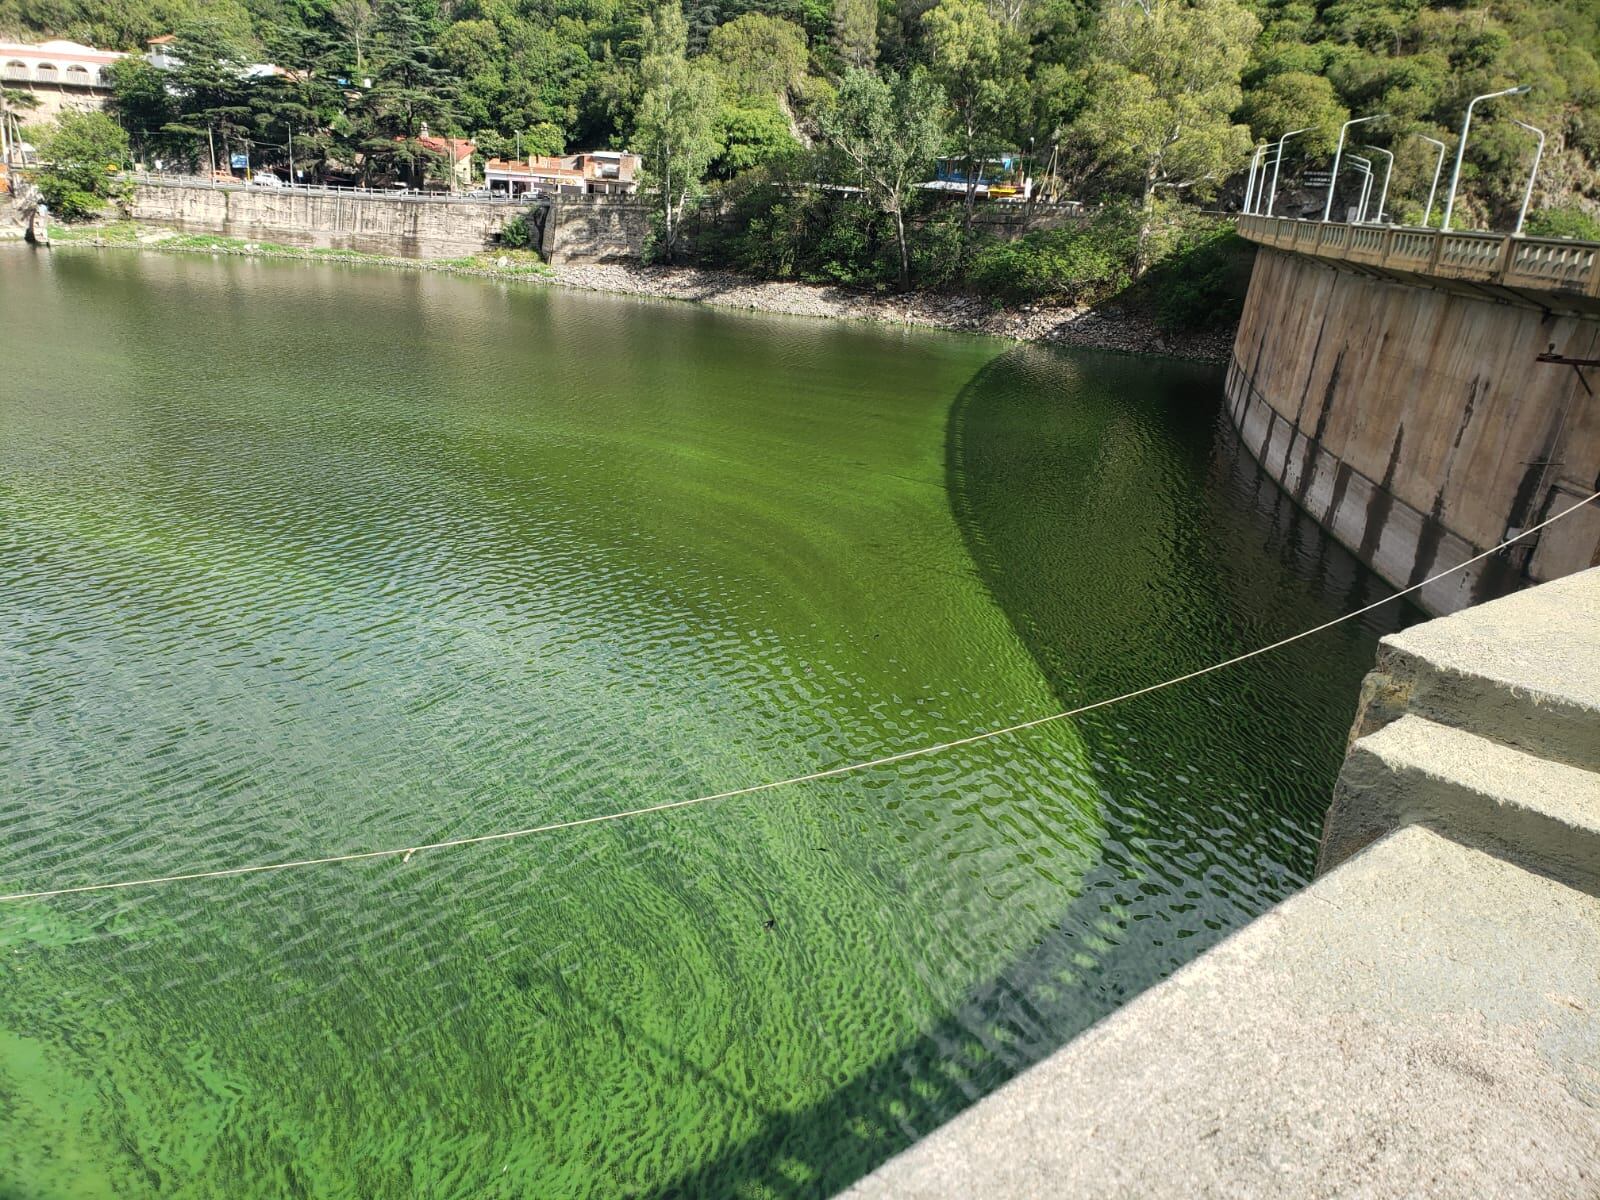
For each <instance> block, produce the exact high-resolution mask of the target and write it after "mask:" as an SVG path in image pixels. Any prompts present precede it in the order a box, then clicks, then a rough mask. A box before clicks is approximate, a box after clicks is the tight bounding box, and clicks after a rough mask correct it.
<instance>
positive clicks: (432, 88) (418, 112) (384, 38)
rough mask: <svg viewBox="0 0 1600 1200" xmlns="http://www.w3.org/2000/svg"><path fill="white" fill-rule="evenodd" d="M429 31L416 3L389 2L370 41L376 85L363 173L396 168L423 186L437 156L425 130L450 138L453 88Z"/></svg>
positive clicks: (366, 100) (367, 107)
mask: <svg viewBox="0 0 1600 1200" xmlns="http://www.w3.org/2000/svg"><path fill="white" fill-rule="evenodd" d="M430 34H431V29H430V27H429V23H428V21H427V19H426V17H425V16H424V15H423V11H422V5H421V4H419V3H416V2H415V0H385V3H384V4H383V5H382V7H380V8H379V9H378V15H377V19H376V22H375V24H374V33H373V36H372V49H371V64H372V86H371V87H370V88H369V89H367V91H366V93H365V95H364V96H363V97H362V111H363V116H364V125H365V129H364V134H365V136H364V138H363V139H362V143H361V147H362V150H363V151H364V155H365V157H364V167H365V172H364V173H365V174H368V175H371V174H372V172H373V170H374V168H378V169H382V168H386V167H388V166H391V165H392V166H395V167H398V168H399V169H400V170H402V171H403V172H405V174H407V175H408V176H409V177H410V178H411V180H412V182H413V183H420V182H421V180H422V178H423V177H424V176H425V175H426V174H427V172H428V170H429V169H430V166H431V165H432V160H433V159H434V158H435V157H437V156H436V155H434V154H433V153H432V152H431V151H429V150H427V149H425V148H423V147H422V146H420V145H419V144H418V143H417V141H416V137H417V135H418V134H419V133H421V131H422V126H423V125H425V124H431V125H432V127H433V128H432V130H431V132H437V133H446V132H449V130H450V128H451V127H452V125H453V124H454V116H455V106H454V99H455V85H454V83H453V81H452V80H451V78H450V76H449V73H448V72H447V71H445V69H444V68H443V67H442V66H441V65H440V63H439V52H438V50H437V48H436V47H435V46H434V45H433V44H432V42H431V41H430V40H429V38H430Z"/></svg>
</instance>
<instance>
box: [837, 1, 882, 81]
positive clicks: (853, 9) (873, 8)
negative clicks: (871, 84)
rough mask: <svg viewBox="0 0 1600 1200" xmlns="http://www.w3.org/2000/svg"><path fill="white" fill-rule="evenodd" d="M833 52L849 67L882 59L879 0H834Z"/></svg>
mask: <svg viewBox="0 0 1600 1200" xmlns="http://www.w3.org/2000/svg"><path fill="white" fill-rule="evenodd" d="M833 52H834V53H835V54H837V55H838V56H839V62H840V63H842V64H843V65H844V66H845V67H847V68H848V67H858V68H860V69H862V70H867V69H869V68H871V67H872V65H873V64H874V63H876V62H877V61H878V5H877V0H833Z"/></svg>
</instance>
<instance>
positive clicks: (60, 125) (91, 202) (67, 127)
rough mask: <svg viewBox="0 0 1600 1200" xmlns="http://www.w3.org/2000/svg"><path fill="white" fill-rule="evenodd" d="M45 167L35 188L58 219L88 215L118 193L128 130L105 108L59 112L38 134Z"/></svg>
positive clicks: (72, 218) (70, 218)
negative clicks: (125, 130) (118, 172)
mask: <svg viewBox="0 0 1600 1200" xmlns="http://www.w3.org/2000/svg"><path fill="white" fill-rule="evenodd" d="M39 153H40V155H41V157H42V158H43V159H44V161H45V164H46V165H45V167H44V169H43V170H41V171H40V172H39V178H38V182H39V192H40V194H41V195H42V196H43V197H44V199H45V203H46V204H48V205H49V206H50V208H51V209H52V210H53V211H54V212H55V213H56V214H57V215H58V216H60V217H61V218H62V219H64V220H68V221H74V220H77V219H79V218H81V217H87V216H92V215H93V214H94V213H95V212H97V211H98V210H99V209H100V207H101V205H102V204H103V203H104V202H105V201H106V200H107V199H109V198H110V197H112V196H115V195H116V194H117V193H118V176H117V171H118V170H119V169H120V168H121V167H122V166H123V165H124V164H125V163H126V162H127V160H128V135H127V134H126V133H124V132H123V131H122V126H120V125H118V124H117V123H116V122H115V121H113V120H112V119H111V118H110V117H108V116H106V114H105V113H103V112H77V111H75V110H72V109H68V110H67V111H65V112H63V113H61V114H60V115H59V116H58V117H57V118H56V123H55V124H54V125H53V126H49V127H47V129H46V132H45V133H44V134H43V135H42V136H41V138H40V144H39Z"/></svg>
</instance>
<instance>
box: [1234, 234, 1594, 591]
mask: <svg viewBox="0 0 1600 1200" xmlns="http://www.w3.org/2000/svg"><path fill="white" fill-rule="evenodd" d="M1346 228H1348V227H1346ZM1245 232H1246V234H1247V236H1248V235H1249V231H1248V230H1246V231H1245ZM1374 232H1377V231H1374ZM1423 236H1425V237H1427V236H1432V235H1423ZM1257 240H1260V239H1257ZM1435 253H1437V252H1436V251H1435ZM1579 266H1580V267H1581V266H1583V264H1582V263H1580V264H1579ZM1584 269H1588V268H1587V267H1585V268H1584ZM1590 278H1591V279H1593V278H1594V277H1593V276H1591V277H1590ZM1580 283H1581V284H1582V286H1583V287H1585V288H1587V287H1589V286H1592V284H1591V283H1589V282H1584V281H1582V280H1580ZM1568 290H1569V291H1570V290H1571V289H1568ZM1540 299H1541V297H1539V296H1538V294H1537V293H1532V294H1531V295H1530V294H1525V293H1524V291H1523V290H1522V289H1515V288H1510V287H1505V286H1493V285H1491V284H1489V283H1487V282H1484V283H1472V282H1470V281H1460V280H1449V281H1432V280H1429V279H1427V278H1426V277H1424V276H1423V275H1421V274H1411V275H1401V274H1398V273H1397V274H1390V273H1386V272H1384V271H1382V270H1374V269H1371V268H1370V267H1363V266H1362V265H1361V264H1352V263H1349V262H1345V261H1329V260H1328V259H1326V258H1321V257H1317V256H1314V255H1311V254H1301V253H1293V252H1286V251H1285V250H1282V249H1277V248H1273V247H1271V246H1269V245H1263V246H1262V248H1261V249H1260V250H1259V252H1258V255H1257V258H1256V265H1255V270H1254V275H1253V277H1252V279H1251V283H1250V292H1249V296H1248V298H1247V300H1246V303H1245V309H1244V316H1243V320H1242V322H1241V324H1240V327H1239V333H1238V336H1237V339H1236V341H1235V345H1234V359H1233V362H1232V364H1231V365H1230V368H1229V371H1228V380H1227V397H1228V407H1229V412H1230V415H1231V416H1232V418H1233V421H1234V423H1235V425H1237V427H1238V428H1239V431H1240V434H1241V436H1242V438H1243V440H1244V442H1245V444H1246V445H1247V446H1248V447H1249V448H1250V450H1251V452H1252V453H1253V454H1254V455H1255V456H1256V457H1257V458H1258V459H1259V460H1260V461H1261V463H1262V465H1263V466H1264V467H1265V468H1266V469H1267V470H1268V471H1269V472H1270V473H1272V474H1273V475H1274V476H1276V478H1277V479H1278V481H1279V483H1280V484H1281V486H1282V487H1283V488H1284V489H1285V490H1286V491H1288V492H1289V493H1290V494H1291V495H1292V496H1293V497H1294V498H1295V500H1296V501H1297V502H1298V503H1299V504H1300V505H1301V506H1302V507H1304V508H1305V509H1306V510H1307V511H1308V512H1309V513H1311V515H1313V516H1314V517H1316V518H1317V520H1318V521H1319V522H1320V523H1321V524H1322V525H1323V526H1324V527H1325V528H1327V529H1328V530H1329V531H1330V532H1331V533H1332V534H1333V535H1334V536H1335V537H1336V538H1337V539H1338V540H1339V541H1340V542H1342V543H1344V544H1345V545H1346V546H1348V547H1349V548H1350V549H1352V550H1353V551H1354V552H1355V553H1356V554H1357V555H1359V556H1360V558H1361V559H1362V561H1364V562H1365V563H1367V564H1368V565H1369V566H1371V567H1373V568H1374V569H1375V570H1377V571H1378V573H1379V574H1381V575H1382V576H1383V577H1384V578H1386V579H1387V580H1389V581H1390V582H1391V583H1394V584H1396V585H1398V586H1406V585H1410V584H1413V583H1418V582H1420V581H1421V580H1423V579H1425V578H1427V577H1428V576H1429V575H1431V574H1433V573H1434V572H1436V571H1441V570H1444V569H1445V568H1447V567H1449V566H1451V565H1452V564H1453V563H1457V562H1461V561H1463V560H1465V559H1467V558H1470V557H1472V556H1473V555H1474V554H1476V553H1478V552H1479V551H1481V550H1486V549H1488V548H1490V547H1492V546H1494V545H1496V544H1498V543H1499V542H1501V541H1503V540H1504V539H1505V538H1507V537H1508V536H1511V535H1512V534H1514V533H1516V532H1518V531H1519V530H1521V529H1525V528H1527V527H1528V526H1530V525H1533V524H1535V523H1537V522H1538V521H1540V520H1542V519H1543V518H1545V517H1547V516H1550V515H1552V514H1554V513H1556V512H1559V511H1561V510H1563V509H1565V508H1567V507H1569V506H1571V505H1572V504H1573V503H1574V502H1575V501H1577V500H1580V499H1582V498H1583V497H1586V496H1588V495H1590V494H1591V493H1592V492H1594V491H1596V490H1600V401H1596V400H1595V399H1594V398H1593V397H1591V396H1590V395H1589V394H1588V392H1587V390H1586V386H1585V382H1584V380H1583V379H1582V378H1581V377H1580V375H1579V373H1578V372H1577V371H1576V370H1574V368H1573V367H1572V366H1570V365H1564V364H1558V363H1550V362H1540V361H1538V356H1539V355H1540V354H1541V353H1544V352H1546V351H1547V350H1550V349H1554V350H1555V351H1556V352H1558V353H1560V354H1562V355H1564V356H1567V357H1572V358H1588V359H1596V358H1600V316H1597V314H1596V312H1593V311H1587V308H1586V306H1587V303H1588V302H1587V301H1586V300H1585V299H1584V298H1582V297H1581V296H1579V297H1578V298H1577V299H1573V298H1572V297H1571V296H1565V295H1552V296H1549V297H1546V298H1545V299H1547V301H1548V303H1547V304H1546V305H1545V306H1543V307H1541V306H1540V304H1539V303H1538V301H1539V300H1540ZM1597 308H1600V306H1597ZM1592 374H1597V375H1600V372H1593V373H1592ZM1591 386H1593V385H1592V384H1591ZM1597 562H1600V506H1594V505H1591V506H1589V507H1588V508H1586V509H1585V510H1584V511H1582V512H1578V513H1575V514H1574V515H1573V516H1572V517H1570V518H1568V519H1566V520H1565V521H1563V522H1561V523H1560V524H1559V525H1556V526H1553V527H1551V528H1550V529H1549V530H1546V531H1543V532H1541V533H1539V534H1537V535H1534V536H1533V537H1530V538H1529V539H1528V540H1527V542H1525V543H1524V544H1521V545H1519V546H1517V547H1515V548H1513V549H1512V550H1510V551H1507V552H1506V553H1505V554H1503V555H1500V556H1496V557H1495V558H1491V559H1488V560H1485V561H1484V562H1482V563H1479V564H1477V565H1476V566H1475V567H1474V568H1472V569H1469V570H1468V571H1464V572H1461V573H1459V574H1457V575H1454V576H1451V577H1450V578H1449V579H1446V580H1442V581H1440V582H1439V583H1438V584H1435V585H1432V586H1430V587H1429V588H1426V589H1424V590H1423V592H1422V593H1420V599H1421V601H1422V603H1423V605H1424V607H1426V608H1427V609H1428V610H1430V611H1432V612H1435V613H1443V612H1451V611H1454V610H1456V609H1459V608H1462V607H1464V606H1466V605H1469V604H1473V603H1476V602H1478V601H1480V600H1484V599H1488V598H1491V597H1493V596H1496V595H1500V594H1504V593H1505V592H1508V591H1512V590H1515V589H1516V588H1518V587H1520V586H1523V585H1524V584H1525V583H1528V582H1539V581H1544V580H1549V579H1555V578H1558V577H1560V576H1563V575H1566V574H1569V573H1571V572H1573V571H1576V570H1581V569H1583V568H1585V567H1589V566H1592V565H1595V564H1596V563H1597Z"/></svg>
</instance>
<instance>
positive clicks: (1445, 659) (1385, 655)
mask: <svg viewBox="0 0 1600 1200" xmlns="http://www.w3.org/2000/svg"><path fill="white" fill-rule="evenodd" d="M1405 713H1415V714H1416V715H1417V716H1420V717H1425V718H1427V719H1428V720H1430V721H1437V722H1439V723H1440V724H1444V725H1452V726H1455V727H1456V728H1458V729H1469V730H1472V731H1473V732H1474V733H1478V734H1481V735H1482V736H1484V737H1487V738H1492V739H1493V740H1495V741H1497V742H1503V743H1505V744H1506V745H1508V746H1513V747H1516V748H1517V749H1520V750H1525V751H1527V752H1528V753H1530V754H1535V755H1538V756H1539V757H1541V758H1548V759H1551V760H1553V761H1555V762H1559V763H1567V764H1569V765H1571V766H1576V767H1583V768H1584V769H1586V770H1589V771H1600V569H1597V570H1590V571H1583V572H1579V573H1578V574H1576V575H1569V576H1568V577H1567V578H1565V579H1561V580H1557V581H1556V582H1554V583H1547V584H1544V585H1543V586H1541V587H1537V588H1530V589H1529V590H1527V591H1525V592H1518V593H1516V594H1515V595H1511V596H1507V597H1504V598H1503V599H1500V600H1495V601H1493V602H1491V603H1489V604H1480V605H1478V606H1477V607H1476V608H1471V609H1468V610H1466V611H1465V612H1460V613H1456V614H1455V615H1453V616H1449V617H1442V618H1440V619H1438V620H1434V621H1428V622H1426V623H1424V624H1421V625H1414V626H1412V627H1411V628H1410V629H1406V630H1403V631H1401V632H1400V633H1393V634H1390V635H1389V636H1388V637H1386V638H1384V639H1383V641H1382V642H1380V643H1379V645H1378V660H1377V664H1376V665H1375V666H1374V667H1373V669H1372V671H1371V673H1370V674H1368V676H1367V679H1366V685H1365V687H1364V688H1363V689H1362V697H1361V706H1360V708H1359V710H1358V712H1357V714H1356V720H1355V728H1354V729H1353V731H1352V734H1351V736H1352V738H1359V737H1363V736H1365V735H1366V734H1369V733H1373V732H1376V731H1377V730H1379V729H1381V728H1382V727H1383V726H1384V725H1386V724H1388V723H1389V722H1390V721H1393V720H1396V719H1397V718H1399V717H1400V716H1402V715H1404V714H1405Z"/></svg>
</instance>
